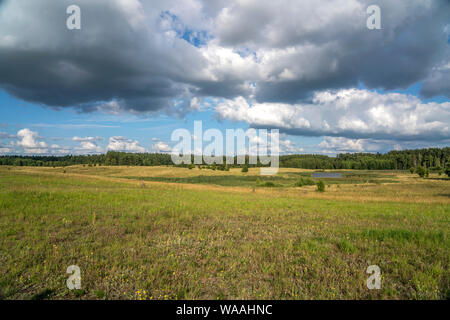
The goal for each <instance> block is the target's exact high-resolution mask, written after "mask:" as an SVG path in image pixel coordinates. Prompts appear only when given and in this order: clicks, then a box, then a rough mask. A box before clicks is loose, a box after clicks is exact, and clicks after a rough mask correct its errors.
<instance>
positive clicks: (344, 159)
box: [0, 147, 450, 170]
mask: <svg viewBox="0 0 450 320" xmlns="http://www.w3.org/2000/svg"><path fill="white" fill-rule="evenodd" d="M247 161H248V158H247ZM235 163H236V161H235ZM75 164H84V165H91V166H92V165H106V166H114V165H133V166H158V165H172V160H171V156H170V154H162V153H125V152H116V151H109V152H108V153H106V154H98V155H67V156H19V155H16V156H1V157H0V165H12V166H47V167H48V166H51V167H53V166H55V167H56V166H70V165H75ZM447 165H450V148H449V147H446V148H430V149H415V150H403V151H391V152H388V153H385V154H381V153H376V154H373V153H345V154H338V155H337V156H336V157H329V156H325V155H312V154H301V155H299V154H293V155H283V156H280V167H282V168H283V167H284V168H303V169H364V170H408V169H409V168H411V167H414V168H417V167H419V166H423V167H425V168H429V169H430V170H433V169H435V170H439V169H440V168H445V167H446V166H447ZM183 166H187V164H186V165H183ZM257 166H260V164H258V165H257Z"/></svg>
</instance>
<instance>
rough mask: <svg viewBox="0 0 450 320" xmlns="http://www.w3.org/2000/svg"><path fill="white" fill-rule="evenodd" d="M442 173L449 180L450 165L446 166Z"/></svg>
mask: <svg viewBox="0 0 450 320" xmlns="http://www.w3.org/2000/svg"><path fill="white" fill-rule="evenodd" d="M444 172H445V174H446V175H447V176H448V177H449V178H450V165H447V167H446V168H445V171H444Z"/></svg>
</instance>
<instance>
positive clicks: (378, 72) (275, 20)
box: [0, 0, 450, 114]
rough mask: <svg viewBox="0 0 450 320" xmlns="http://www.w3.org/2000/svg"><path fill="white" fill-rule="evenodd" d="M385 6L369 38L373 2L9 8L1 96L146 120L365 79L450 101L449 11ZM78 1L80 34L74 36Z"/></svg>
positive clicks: (113, 1)
mask: <svg viewBox="0 0 450 320" xmlns="http://www.w3.org/2000/svg"><path fill="white" fill-rule="evenodd" d="M377 3H378V4H379V5H380V7H381V10H382V28H383V29H382V30H373V31H371V30H368V29H367V28H366V18H367V15H366V12H365V10H366V8H367V6H368V5H369V4H372V1H369V0H332V1H312V0H306V1H301V2H300V1H297V0H280V1H276V2H275V1H272V0H260V1H243V0H229V1H222V0H214V1H200V0H190V1H175V0H167V1H146V0H141V1H139V0H128V1H122V0H98V1H89V0H76V1H75V0H61V1H52V0H41V1H26V0H14V1H13V0H6V1H2V2H0V6H1V7H0V88H1V89H3V90H5V91H7V92H9V93H11V94H13V95H15V96H16V97H19V98H20V99H23V100H26V101H30V102H34V103H38V104H43V105H47V106H52V107H76V108H78V109H79V110H80V111H82V112H90V111H93V110H101V111H106V112H107V111H108V110H109V111H111V112H119V111H121V110H128V111H131V112H136V113H140V112H148V111H158V110H167V111H169V110H172V111H173V109H174V108H177V106H178V107H181V108H184V109H185V106H186V105H189V101H190V99H191V98H193V97H195V96H198V97H201V96H214V97H221V98H227V99H233V98H235V97H237V96H244V97H252V98H255V99H256V100H257V101H259V102H288V103H294V102H298V101H301V100H305V99H307V98H311V96H312V94H313V93H314V92H315V91H318V90H326V89H340V88H349V87H357V86H358V85H359V83H361V82H362V83H363V84H364V85H365V86H367V87H369V88H384V89H398V88H406V87H408V86H410V85H411V84H413V83H415V82H418V81H423V88H422V94H423V95H424V96H426V97H432V96H437V95H447V96H448V94H449V87H448V83H450V79H449V72H448V69H446V67H443V66H446V65H447V63H448V51H449V44H448V41H447V40H448V34H446V33H445V32H444V28H445V27H446V25H447V24H448V23H449V21H450V4H449V2H448V1H447V0H434V1H420V0H404V1H395V2H393V1H387V0H383V1H377ZM71 4H76V5H79V6H80V7H81V9H82V29H81V30H68V29H67V28H66V18H67V15H66V8H67V6H68V5H71ZM18 13H20V14H18ZM196 34H201V35H202V37H204V38H202V39H201V41H197V42H204V41H208V42H207V43H206V44H204V43H203V45H202V46H200V45H198V44H196V41H195V39H194V40H193V39H192V37H195V35H196ZM183 38H185V39H186V40H185V39H183ZM205 39H206V40H205ZM196 45H197V46H196ZM242 52H246V53H247V55H243V54H242ZM180 101H183V102H181V103H180ZM178 113H179V114H184V113H183V112H178Z"/></svg>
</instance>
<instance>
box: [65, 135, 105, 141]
mask: <svg viewBox="0 0 450 320" xmlns="http://www.w3.org/2000/svg"><path fill="white" fill-rule="evenodd" d="M100 140H103V138H102V137H77V136H75V137H73V138H72V141H77V142H94V141H100Z"/></svg>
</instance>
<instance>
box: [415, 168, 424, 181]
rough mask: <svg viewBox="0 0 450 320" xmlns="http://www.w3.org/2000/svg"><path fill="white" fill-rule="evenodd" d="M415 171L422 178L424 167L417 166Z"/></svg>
mask: <svg viewBox="0 0 450 320" xmlns="http://www.w3.org/2000/svg"><path fill="white" fill-rule="evenodd" d="M416 173H417V174H418V175H419V177H421V178H423V177H425V168H424V167H422V166H420V167H417V170H416Z"/></svg>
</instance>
